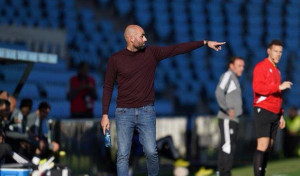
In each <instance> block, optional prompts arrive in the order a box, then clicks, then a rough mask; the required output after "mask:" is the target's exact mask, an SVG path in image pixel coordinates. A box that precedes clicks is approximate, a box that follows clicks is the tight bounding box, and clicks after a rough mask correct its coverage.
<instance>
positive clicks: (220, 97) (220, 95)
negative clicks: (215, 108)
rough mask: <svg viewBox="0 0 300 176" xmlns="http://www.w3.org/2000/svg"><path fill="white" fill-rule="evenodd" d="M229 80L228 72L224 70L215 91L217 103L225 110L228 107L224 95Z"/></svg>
mask: <svg viewBox="0 0 300 176" xmlns="http://www.w3.org/2000/svg"><path fill="white" fill-rule="evenodd" d="M229 82H230V73H229V72H226V73H225V74H224V75H222V76H221V78H220V81H219V84H218V85H217V88H216V91H215V94H216V99H217V102H218V105H219V107H220V108H221V109H222V110H223V111H225V112H227V110H228V109H229V108H230V107H228V105H227V104H226V97H225V95H226V91H227V89H228V84H229Z"/></svg>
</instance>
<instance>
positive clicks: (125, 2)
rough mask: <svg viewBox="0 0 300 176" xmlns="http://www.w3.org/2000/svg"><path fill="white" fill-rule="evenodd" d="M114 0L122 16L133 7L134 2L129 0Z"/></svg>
mask: <svg viewBox="0 0 300 176" xmlns="http://www.w3.org/2000/svg"><path fill="white" fill-rule="evenodd" d="M114 2H115V6H116V8H117V10H118V12H119V14H120V15H121V16H125V15H127V14H129V12H130V11H131V9H132V2H131V1H129V0H115V1H114Z"/></svg>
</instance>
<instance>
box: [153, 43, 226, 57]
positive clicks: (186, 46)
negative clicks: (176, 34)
mask: <svg viewBox="0 0 300 176" xmlns="http://www.w3.org/2000/svg"><path fill="white" fill-rule="evenodd" d="M224 44H225V42H215V41H206V40H203V41H196V42H186V43H180V44H176V45H171V46H165V47H158V46H153V47H152V48H153V54H154V56H155V57H156V58H157V60H158V61H160V60H163V59H165V58H168V57H172V56H176V55H178V54H184V53H188V52H190V51H193V50H195V49H197V48H200V47H202V46H208V47H209V48H212V49H214V50H216V51H219V50H221V45H224Z"/></svg>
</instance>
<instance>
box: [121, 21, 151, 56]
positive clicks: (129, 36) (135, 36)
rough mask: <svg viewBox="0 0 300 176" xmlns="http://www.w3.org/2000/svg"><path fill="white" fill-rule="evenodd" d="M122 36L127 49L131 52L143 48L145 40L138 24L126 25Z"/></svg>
mask: <svg viewBox="0 0 300 176" xmlns="http://www.w3.org/2000/svg"><path fill="white" fill-rule="evenodd" d="M124 38H125V40H126V43H127V49H128V50H130V51H133V52H135V51H138V50H140V49H142V48H144V47H145V44H146V41H147V38H146V37H145V32H144V30H143V28H141V27H140V26H138V25H128V26H127V27H126V29H125V32H124Z"/></svg>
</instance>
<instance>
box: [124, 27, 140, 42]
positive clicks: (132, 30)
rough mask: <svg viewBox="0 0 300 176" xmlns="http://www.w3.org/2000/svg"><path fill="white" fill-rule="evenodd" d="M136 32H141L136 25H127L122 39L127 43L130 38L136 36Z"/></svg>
mask: <svg viewBox="0 0 300 176" xmlns="http://www.w3.org/2000/svg"><path fill="white" fill-rule="evenodd" d="M138 30H143V29H142V28H141V27H140V26H138V25H128V26H127V27H126V29H125V32H124V38H125V40H126V42H127V43H128V42H129V40H130V38H132V37H134V36H136V34H137V32H138Z"/></svg>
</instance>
